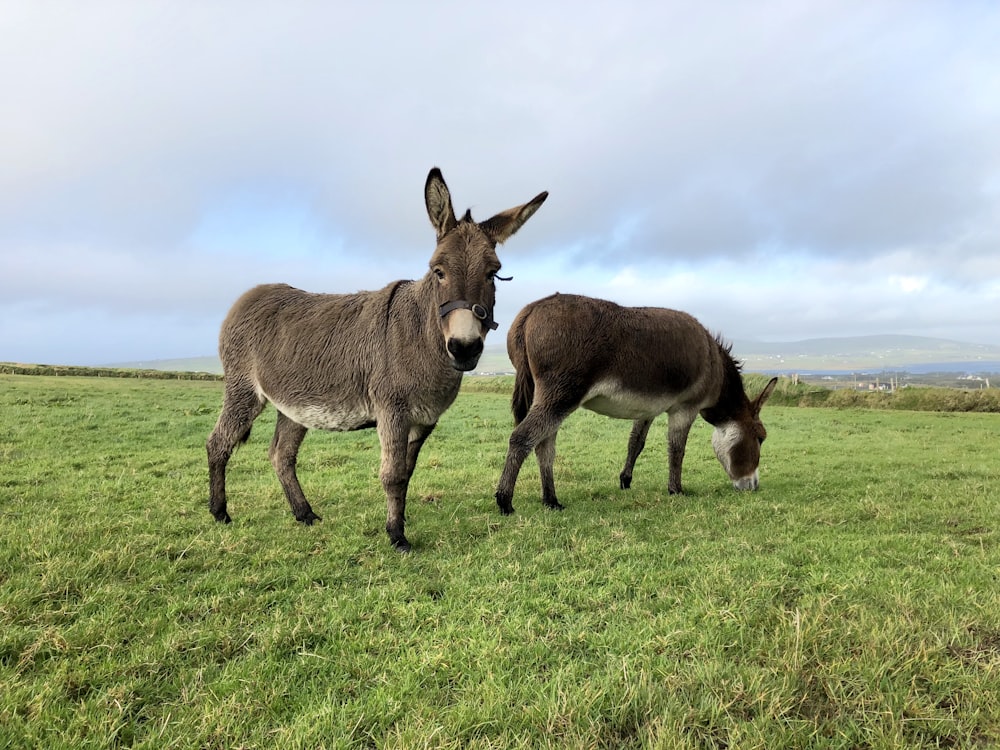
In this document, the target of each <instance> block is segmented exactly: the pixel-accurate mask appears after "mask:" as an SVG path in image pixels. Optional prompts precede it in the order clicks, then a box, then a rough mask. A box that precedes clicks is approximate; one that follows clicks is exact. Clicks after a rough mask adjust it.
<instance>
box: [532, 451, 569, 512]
mask: <svg viewBox="0 0 1000 750" xmlns="http://www.w3.org/2000/svg"><path fill="white" fill-rule="evenodd" d="M558 435H559V433H558V432H556V433H554V434H553V435H551V436H549V437H547V438H545V439H544V440H542V441H541V442H540V443H539V444H538V445H536V446H535V458H537V459H538V473H539V475H541V479H542V504H543V505H544V506H545V507H546V508H551V509H552V510H562V509H563V506H562V505H561V504H560V503H559V500H557V499H556V482H555V477H554V475H553V473H552V464H553V463H555V460H556V437H558Z"/></svg>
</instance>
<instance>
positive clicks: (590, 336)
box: [496, 294, 778, 514]
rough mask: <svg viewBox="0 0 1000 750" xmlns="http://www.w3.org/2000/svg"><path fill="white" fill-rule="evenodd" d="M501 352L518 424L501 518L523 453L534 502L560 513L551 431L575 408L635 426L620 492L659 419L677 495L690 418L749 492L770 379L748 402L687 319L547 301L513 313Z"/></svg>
mask: <svg viewBox="0 0 1000 750" xmlns="http://www.w3.org/2000/svg"><path fill="white" fill-rule="evenodd" d="M507 353H508V354H509V355H510V359H511V362H512V363H513V364H514V367H515V368H516V369H517V377H516V379H515V381H514V396H513V400H512V408H513V411H514V421H515V423H516V425H517V426H516V427H515V428H514V432H513V433H512V434H511V436H510V447H509V449H508V451H507V461H506V463H505V464H504V467H503V473H502V474H501V476H500V483H499V486H498V487H497V493H496V497H497V505H499V506H500V512H501V513H504V514H509V513H513V512H514V506H513V505H512V503H511V499H512V497H513V495H514V484H515V483H516V482H517V475H518V472H519V471H520V470H521V464H522V463H523V462H524V459H525V458H527V456H528V454H529V453H530V452H531V451H532V450H534V451H535V455H536V457H537V458H538V467H539V470H540V473H541V479H542V502H543V503H544V504H545V505H546V506H548V507H550V508H556V509H561V508H562V505H560V504H559V501H558V500H557V499H556V490H555V483H554V481H553V477H552V462H553V460H554V458H555V454H556V433H557V432H558V431H559V426H560V425H561V424H562V422H563V420H564V419H566V417H567V416H569V415H570V414H571V413H572V412H573V411H575V410H576V409H577V408H578V407H580V406H582V407H583V408H584V409H590V410H591V411H595V412H597V413H598V414H604V415H606V416H609V417H615V418H617V419H631V420H634V424H633V426H632V436H631V438H630V439H629V446H628V458H627V459H626V462H625V468H624V469H623V470H622V473H621V475H620V477H619V481H620V484H621V487H622V488H623V489H627V488H628V487H629V485H630V484H631V482H632V468H633V466H634V465H635V460H636V458H638V456H639V453H640V452H641V451H642V449H643V446H644V445H645V442H646V433H647V432H648V431H649V425H650V424H651V423H652V421H653V419H654V418H655V417H656V416H657V415H659V414H662V413H664V412H666V413H667V414H668V415H669V416H668V420H669V422H668V428H667V455H668V459H669V464H670V477H669V482H668V490H669V492H670V494H678V493H680V492H681V491H682V490H681V463H682V462H683V461H684V448H685V446H686V445H687V438H688V432H689V431H690V429H691V425H692V424H693V423H694V420H695V418H696V417H697V416H698V415H699V414H701V416H702V417H704V418H705V421H707V422H708V423H709V424H711V425H713V426H714V427H715V432H714V433H713V434H712V446H713V447H714V448H715V455H716V456H718V457H719V461H721V462H722V466H723V468H725V470H726V473H727V474H728V475H729V478H730V479H731V480H732V482H733V486H734V487H736V489H738V490H747V489H752V490H755V489H757V484H758V476H757V465H758V464H759V463H760V446H761V443H763V442H764V437H765V435H766V433H765V430H764V425H763V424H761V421H760V410H761V407H762V406H763V405H764V402H765V401H767V398H768V396H770V395H771V391H773V390H774V386H775V384H776V383H777V382H778V379H777V378H773V379H772V380H771V381H770V382H769V383H768V384H767V386H765V388H764V390H763V392H761V394H760V395H759V396H757V398H756V399H755V400H753V401H751V400H750V399H749V398H748V397H747V395H746V392H745V391H744V390H743V381H742V380H741V378H740V369H739V365H737V363H736V361H735V360H734V359H733V357H732V356H731V355H730V353H729V349H728V348H727V347H725V346H723V345H722V343H721V342H720V341H719V340H718V339H716V338H714V337H713V336H712V335H711V334H710V333H709V332H708V331H706V330H705V328H704V327H702V325H701V324H700V323H699V322H698V321H697V320H695V319H694V318H693V317H691V316H690V315H688V314H687V313H683V312H679V311H677V310H666V309H663V308H659V307H621V306H619V305H616V304H615V303H613V302H606V301H604V300H599V299H592V298H590V297H580V296H577V295H573V294H555V295H553V296H551V297H546V298H544V299H540V300H538V301H536V302H532V303H531V304H529V305H528V306H527V307H525V308H524V309H523V310H521V312H519V313H518V314H517V317H516V318H515V319H514V322H513V324H512V325H511V328H510V331H509V332H508V334H507Z"/></svg>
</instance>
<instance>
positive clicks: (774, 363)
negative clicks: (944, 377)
mask: <svg viewBox="0 0 1000 750" xmlns="http://www.w3.org/2000/svg"><path fill="white" fill-rule="evenodd" d="M733 354H734V355H736V357H737V358H739V359H741V360H743V362H744V367H745V369H747V370H749V371H764V372H767V371H773V372H802V371H808V370H813V371H852V370H858V371H871V370H874V371H879V370H907V371H911V372H921V371H945V370H946V371H959V370H960V371H969V372H978V371H985V372H996V371H998V370H1000V346H988V345H984V344H970V343H965V342H961V341H952V340H950V339H939V338H932V337H929V336H895V335H874V336H851V337H841V338H819V339H806V340H804V341H786V342H778V343H775V342H762V341H736V342H734V344H733Z"/></svg>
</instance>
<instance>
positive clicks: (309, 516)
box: [295, 511, 323, 526]
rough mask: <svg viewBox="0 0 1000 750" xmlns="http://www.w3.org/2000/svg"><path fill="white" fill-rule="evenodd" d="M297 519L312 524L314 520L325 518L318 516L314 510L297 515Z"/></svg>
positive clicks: (308, 524)
mask: <svg viewBox="0 0 1000 750" xmlns="http://www.w3.org/2000/svg"><path fill="white" fill-rule="evenodd" d="M295 520H296V521H299V522H301V523H304V524H305V525H306V526H312V525H313V521H322V520H323V519H322V518H320V517H319V516H317V515H316V514H315V513H313V512H312V511H309V512H308V513H306V514H304V515H303V516H301V517H299V516H296V518H295Z"/></svg>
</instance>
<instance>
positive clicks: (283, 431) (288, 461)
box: [267, 411, 323, 526]
mask: <svg viewBox="0 0 1000 750" xmlns="http://www.w3.org/2000/svg"><path fill="white" fill-rule="evenodd" d="M306 432H307V428H306V427H303V426H302V425H300V424H299V423H298V422H295V421H293V420H292V419H291V418H289V417H288V416H286V415H285V414H283V413H282V412H280V411H279V412H278V421H277V423H276V424H275V425H274V438H273V439H272V440H271V447H270V448H269V449H268V451H267V455H268V458H270V459H271V466H273V467H274V473H275V474H277V475H278V481H279V482H281V488H282V489H283V490H284V491H285V497H287V498H288V504H289V505H291V506H292V513H293V514H294V515H295V520H296V521H301V522H302V523H304V524H305V525H306V526H311V525H312V522H313V521H322V520H323V519H321V518H320V517H319V516H317V515H316V514H315V513H313V509H312V508H311V507H309V502H308V501H307V500H306V496H305V493H304V492H302V485H300V484H299V478H298V475H296V473H295V464H296V462H297V460H298V455H299V446H300V445H302V441H303V440H304V439H305V436H306Z"/></svg>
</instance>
